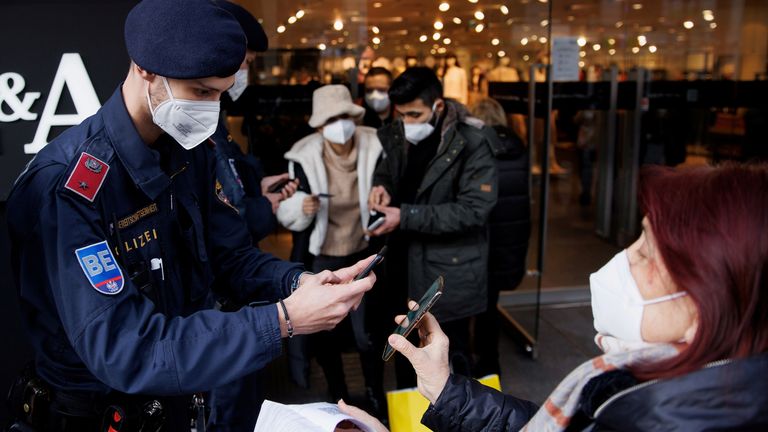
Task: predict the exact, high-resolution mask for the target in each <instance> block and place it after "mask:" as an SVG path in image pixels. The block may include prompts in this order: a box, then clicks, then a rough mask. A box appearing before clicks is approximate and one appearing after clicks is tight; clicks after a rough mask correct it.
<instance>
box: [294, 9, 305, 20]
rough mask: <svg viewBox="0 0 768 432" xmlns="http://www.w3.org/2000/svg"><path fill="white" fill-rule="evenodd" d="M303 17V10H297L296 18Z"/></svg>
mask: <svg viewBox="0 0 768 432" xmlns="http://www.w3.org/2000/svg"><path fill="white" fill-rule="evenodd" d="M303 17H304V9H299V10H297V11H296V18H298V19H302V18H303Z"/></svg>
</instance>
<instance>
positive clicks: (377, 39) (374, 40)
mask: <svg viewBox="0 0 768 432" xmlns="http://www.w3.org/2000/svg"><path fill="white" fill-rule="evenodd" d="M371 42H373V43H374V44H376V45H378V44H380V43H381V38H379V37H378V36H375V37H374V38H373V39H371Z"/></svg>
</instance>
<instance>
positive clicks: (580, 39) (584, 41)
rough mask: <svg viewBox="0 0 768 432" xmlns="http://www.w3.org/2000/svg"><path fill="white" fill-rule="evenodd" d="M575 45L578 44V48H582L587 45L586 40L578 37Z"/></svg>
mask: <svg viewBox="0 0 768 432" xmlns="http://www.w3.org/2000/svg"><path fill="white" fill-rule="evenodd" d="M576 43H577V44H579V46H580V47H583V46H584V45H586V44H587V38H585V37H584V36H579V38H578V39H576Z"/></svg>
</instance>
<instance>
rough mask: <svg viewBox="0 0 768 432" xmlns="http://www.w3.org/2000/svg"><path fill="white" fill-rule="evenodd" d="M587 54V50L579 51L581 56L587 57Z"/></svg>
mask: <svg viewBox="0 0 768 432" xmlns="http://www.w3.org/2000/svg"><path fill="white" fill-rule="evenodd" d="M586 56H587V52H586V51H579V57H582V58H583V57H586Z"/></svg>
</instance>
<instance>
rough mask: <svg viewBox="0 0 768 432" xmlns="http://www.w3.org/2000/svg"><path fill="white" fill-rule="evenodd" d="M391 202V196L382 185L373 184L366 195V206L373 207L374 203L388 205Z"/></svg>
mask: <svg viewBox="0 0 768 432" xmlns="http://www.w3.org/2000/svg"><path fill="white" fill-rule="evenodd" d="M390 202H392V197H390V196H389V192H387V190H386V189H385V188H384V186H374V187H373V188H371V193H370V194H369V195H368V206H369V207H373V206H375V205H381V206H385V207H386V206H388V205H389V203H390Z"/></svg>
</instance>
